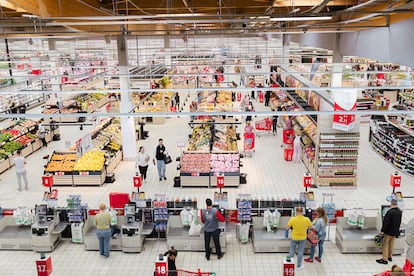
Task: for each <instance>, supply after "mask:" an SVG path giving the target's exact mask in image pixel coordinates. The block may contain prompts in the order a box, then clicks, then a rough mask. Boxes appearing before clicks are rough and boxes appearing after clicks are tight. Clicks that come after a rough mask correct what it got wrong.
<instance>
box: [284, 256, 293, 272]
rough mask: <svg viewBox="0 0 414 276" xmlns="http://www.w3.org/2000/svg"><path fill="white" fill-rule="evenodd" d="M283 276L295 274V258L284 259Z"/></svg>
mask: <svg viewBox="0 0 414 276" xmlns="http://www.w3.org/2000/svg"><path fill="white" fill-rule="evenodd" d="M283 276H295V263H294V262H293V260H291V261H287V260H286V259H284V260H283Z"/></svg>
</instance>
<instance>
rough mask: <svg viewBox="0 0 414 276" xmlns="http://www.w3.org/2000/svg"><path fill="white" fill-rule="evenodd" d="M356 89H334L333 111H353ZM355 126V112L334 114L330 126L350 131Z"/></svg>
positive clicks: (354, 108)
mask: <svg viewBox="0 0 414 276" xmlns="http://www.w3.org/2000/svg"><path fill="white" fill-rule="evenodd" d="M357 94H358V91H357V90H356V89H349V90H340V91H335V94H334V110H335V111H354V110H356V100H357ZM354 126H355V114H334V116H333V123H332V128H333V129H338V130H343V131H350V130H352V129H353V128H354Z"/></svg>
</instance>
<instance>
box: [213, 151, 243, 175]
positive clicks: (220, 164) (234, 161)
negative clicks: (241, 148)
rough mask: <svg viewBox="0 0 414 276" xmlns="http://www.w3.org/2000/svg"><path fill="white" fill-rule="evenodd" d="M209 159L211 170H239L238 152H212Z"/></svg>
mask: <svg viewBox="0 0 414 276" xmlns="http://www.w3.org/2000/svg"><path fill="white" fill-rule="evenodd" d="M210 161H211V171H212V172H217V173H220V172H240V156H239V154H238V153H212V154H211V156H210Z"/></svg>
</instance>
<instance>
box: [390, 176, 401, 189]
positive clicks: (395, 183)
mask: <svg viewBox="0 0 414 276" xmlns="http://www.w3.org/2000/svg"><path fill="white" fill-rule="evenodd" d="M390 184H391V187H394V188H398V187H401V175H398V174H397V173H394V174H392V175H391V180H390Z"/></svg>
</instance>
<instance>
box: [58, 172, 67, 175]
mask: <svg viewBox="0 0 414 276" xmlns="http://www.w3.org/2000/svg"><path fill="white" fill-rule="evenodd" d="M56 175H65V173H64V172H56Z"/></svg>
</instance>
